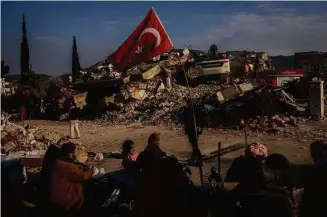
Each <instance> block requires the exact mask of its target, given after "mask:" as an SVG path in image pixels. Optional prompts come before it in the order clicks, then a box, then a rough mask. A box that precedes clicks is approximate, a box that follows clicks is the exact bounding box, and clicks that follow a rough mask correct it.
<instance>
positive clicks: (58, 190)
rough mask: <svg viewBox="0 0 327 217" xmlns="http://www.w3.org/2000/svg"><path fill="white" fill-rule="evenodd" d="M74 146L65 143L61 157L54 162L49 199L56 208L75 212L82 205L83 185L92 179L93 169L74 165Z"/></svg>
mask: <svg viewBox="0 0 327 217" xmlns="http://www.w3.org/2000/svg"><path fill="white" fill-rule="evenodd" d="M75 149H76V145H75V144H73V143H65V144H63V145H62V147H61V150H62V154H63V156H62V157H61V158H60V159H58V160H56V162H55V164H54V167H53V170H52V172H51V180H50V199H51V202H52V203H53V204H55V205H57V206H58V207H61V208H64V209H65V210H66V211H71V212H75V211H78V210H80V209H81V207H82V206H83V203H84V188H83V183H84V182H85V181H87V180H89V179H91V177H92V173H93V168H92V167H89V166H84V165H80V164H76V163H75V162H74V161H75V159H76V156H75Z"/></svg>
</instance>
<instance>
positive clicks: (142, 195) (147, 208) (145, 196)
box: [135, 133, 166, 217]
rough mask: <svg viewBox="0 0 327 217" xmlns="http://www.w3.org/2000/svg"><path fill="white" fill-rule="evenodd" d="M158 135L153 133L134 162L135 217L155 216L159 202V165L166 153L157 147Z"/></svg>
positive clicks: (158, 143) (158, 142)
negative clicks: (135, 170)
mask: <svg viewBox="0 0 327 217" xmlns="http://www.w3.org/2000/svg"><path fill="white" fill-rule="evenodd" d="M159 145H160V135H159V134H157V133H153V134H151V135H150V137H149V138H148V146H147V147H146V148H145V150H144V151H143V152H141V153H140V154H139V156H138V158H137V160H136V169H137V171H139V173H138V174H139V175H138V177H137V179H136V187H135V189H136V191H137V192H136V194H135V195H136V198H135V207H136V209H135V212H136V215H137V216H142V217H147V216H149V217H150V216H155V215H156V214H157V212H158V211H157V208H158V204H159V203H160V201H157V200H156V199H155V198H158V195H159V193H160V190H159V189H160V181H159V180H160V163H161V160H162V159H163V158H164V157H165V156H166V153H165V152H164V151H162V150H161V149H160V147H159Z"/></svg>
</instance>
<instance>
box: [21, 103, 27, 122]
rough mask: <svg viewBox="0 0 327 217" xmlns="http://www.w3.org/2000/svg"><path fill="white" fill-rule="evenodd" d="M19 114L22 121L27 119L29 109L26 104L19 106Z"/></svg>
mask: <svg viewBox="0 0 327 217" xmlns="http://www.w3.org/2000/svg"><path fill="white" fill-rule="evenodd" d="M19 115H20V120H21V121H24V120H26V117H27V110H26V108H25V106H24V105H22V106H21V107H20V108H19Z"/></svg>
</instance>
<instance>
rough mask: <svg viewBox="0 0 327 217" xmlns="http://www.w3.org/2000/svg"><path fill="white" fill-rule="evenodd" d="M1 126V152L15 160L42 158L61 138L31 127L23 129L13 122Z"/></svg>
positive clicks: (27, 126)
mask: <svg viewBox="0 0 327 217" xmlns="http://www.w3.org/2000/svg"><path fill="white" fill-rule="evenodd" d="M1 124H2V126H3V127H2V130H1V149H2V150H1V151H2V152H3V153H5V154H6V155H8V156H11V157H15V158H20V157H24V156H25V157H26V155H32V156H38V157H41V156H43V154H44V153H45V150H46V149H47V148H48V146H49V145H50V144H51V143H55V142H57V141H58V140H59V139H60V137H61V136H60V135H59V134H56V133H53V132H49V131H46V130H44V129H42V128H33V127H31V126H30V125H26V126H25V127H23V126H21V125H18V124H14V123H11V122H7V123H1Z"/></svg>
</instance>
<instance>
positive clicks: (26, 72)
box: [20, 14, 31, 81]
mask: <svg viewBox="0 0 327 217" xmlns="http://www.w3.org/2000/svg"><path fill="white" fill-rule="evenodd" d="M30 72H31V70H30V51H29V47H28V41H27V33H26V23H25V15H24V14H23V37H22V42H21V43H20V73H21V76H22V80H23V81H26V80H28V79H29V78H30V75H31V73H30Z"/></svg>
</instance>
